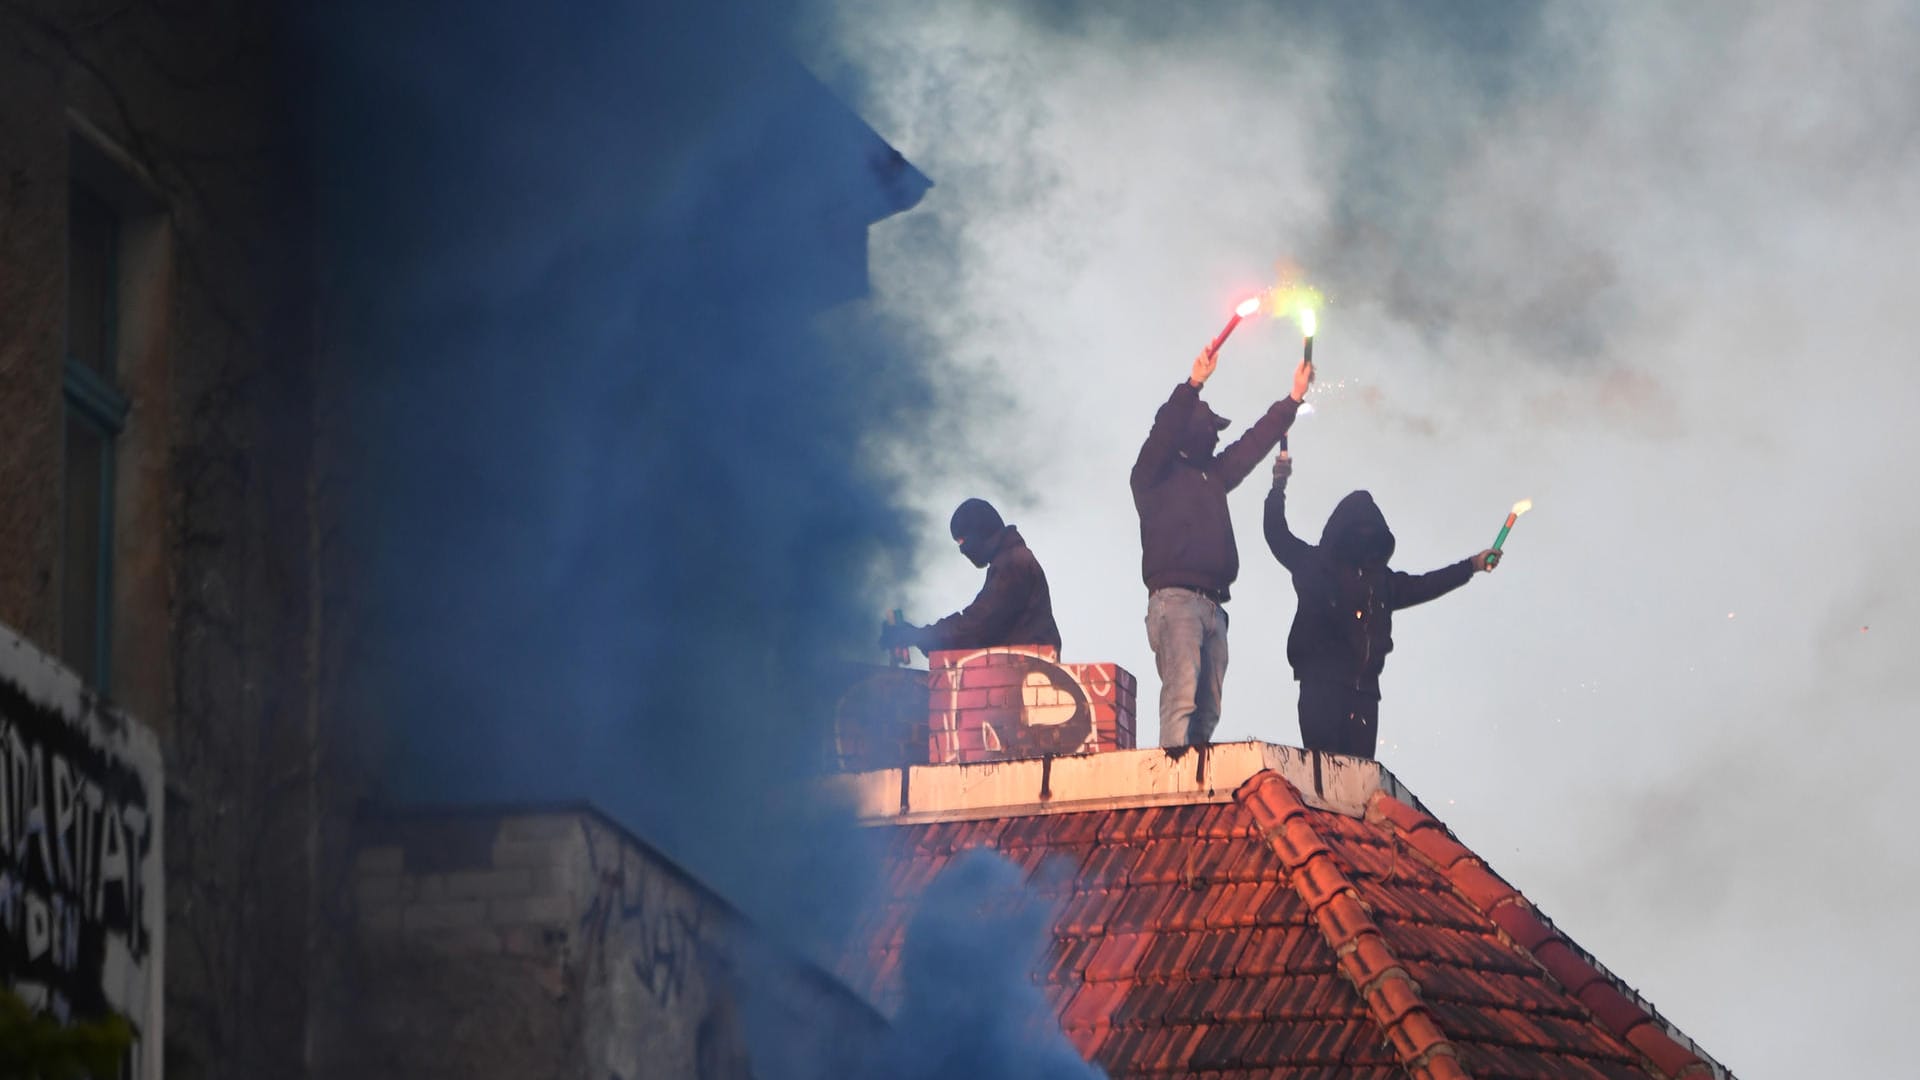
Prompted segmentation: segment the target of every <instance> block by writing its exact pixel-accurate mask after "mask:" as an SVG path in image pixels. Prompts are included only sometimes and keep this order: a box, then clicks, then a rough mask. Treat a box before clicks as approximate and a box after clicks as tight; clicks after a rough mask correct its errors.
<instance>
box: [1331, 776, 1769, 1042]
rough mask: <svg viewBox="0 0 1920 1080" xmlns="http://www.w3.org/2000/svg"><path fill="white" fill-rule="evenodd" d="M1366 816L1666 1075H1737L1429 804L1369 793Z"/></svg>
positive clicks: (1596, 1018)
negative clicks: (1429, 866) (1560, 925)
mask: <svg viewBox="0 0 1920 1080" xmlns="http://www.w3.org/2000/svg"><path fill="white" fill-rule="evenodd" d="M1366 820H1367V821H1369V822H1370V823H1373V824H1374V825H1376V826H1384V827H1388V828H1391V829H1393V830H1394V832H1396V833H1398V834H1399V836H1400V837H1401V839H1402V840H1404V841H1405V842H1406V844H1407V846H1408V847H1409V848H1411V849H1412V850H1413V852H1414V853H1415V857H1417V858H1421V859H1425V860H1426V861H1427V862H1429V863H1431V864H1432V865H1433V867H1434V868H1435V869H1436V870H1438V871H1439V873H1440V875H1441V876H1442V877H1444V878H1446V880H1447V882H1448V884H1450V885H1452V886H1453V890H1454V892H1455V893H1457V894H1459V896H1460V898H1461V899H1462V900H1463V901H1465V902H1466V903H1467V904H1468V905H1469V906H1470V907H1472V908H1473V909H1474V910H1476V911H1478V912H1480V913H1481V914H1482V915H1484V916H1486V918H1487V919H1488V920H1489V921H1490V922H1492V923H1493V924H1494V925H1495V926H1497V927H1499V929H1500V932H1501V934H1502V935H1504V936H1505V937H1506V938H1507V939H1508V940H1509V941H1511V942H1512V943H1513V945H1514V947H1515V948H1516V949H1518V950H1519V951H1521V952H1524V953H1525V954H1526V955H1527V956H1528V958H1529V959H1531V960H1532V961H1533V962H1534V963H1535V964H1537V965H1539V966H1540V968H1541V969H1542V970H1544V971H1545V972H1546V973H1547V974H1548V975H1549V976H1551V977H1552V978H1553V980H1554V981H1555V982H1558V983H1559V984H1560V985H1561V986H1562V987H1564V988H1565V989H1566V991H1567V993H1568V994H1569V995H1571V996H1572V997H1573V998H1575V999H1576V1000H1578V1001H1579V1002H1580V1004H1581V1005H1582V1006H1583V1007H1585V1008H1586V1009H1587V1011H1588V1012H1590V1013H1592V1014H1593V1018H1594V1022H1596V1023H1598V1024H1599V1025H1600V1026H1601V1027H1603V1028H1605V1029H1606V1030H1607V1031H1608V1032H1610V1033H1612V1035H1613V1036H1614V1037H1615V1038H1617V1039H1619V1040H1620V1041H1621V1042H1623V1043H1625V1044H1627V1045H1628V1046H1630V1047H1632V1048H1633V1050H1634V1051H1635V1052H1637V1053H1638V1054H1640V1055H1641V1056H1642V1057H1643V1058H1645V1059H1646V1061H1647V1063H1648V1064H1649V1066H1650V1067H1651V1068H1653V1069H1654V1070H1655V1071H1656V1072H1657V1073H1658V1074H1659V1075H1661V1076H1664V1077H1669V1078H1671V1080H1706V1078H1708V1077H1711V1078H1713V1080H1734V1077H1733V1072H1732V1071H1731V1070H1730V1069H1728V1068H1727V1067H1726V1066H1725V1065H1722V1064H1721V1063H1720V1062H1718V1061H1716V1060H1714V1059H1713V1057H1712V1056H1711V1055H1709V1054H1708V1053H1707V1052H1706V1051H1705V1050H1703V1049H1701V1048H1700V1044H1699V1043H1698V1042H1696V1041H1694V1040H1693V1039H1692V1038H1691V1037H1690V1036H1688V1035H1687V1034H1686V1033H1685V1032H1683V1031H1681V1030H1680V1028H1679V1027H1678V1026H1677V1025H1675V1024H1674V1023H1673V1022H1672V1021H1671V1020H1668V1019H1667V1018H1666V1017H1664V1016H1662V1015H1660V1011H1659V1010H1658V1009H1656V1008H1654V1007H1653V1003H1652V1002H1650V1001H1648V1000H1647V999H1646V998H1645V997H1643V996H1642V995H1641V994H1640V992H1639V991H1638V990H1635V989H1634V988H1633V987H1631V986H1629V985H1628V984H1627V982H1626V980H1624V979H1622V978H1620V977H1619V976H1618V975H1615V974H1614V973H1613V972H1611V971H1609V970H1607V967H1606V965H1605V964H1602V963H1601V962H1600V961H1599V960H1597V959H1595V958H1594V956H1593V954H1592V953H1590V952H1588V951H1587V950H1585V949H1583V948H1581V947H1580V945H1579V943H1577V942H1575V941H1574V940H1573V939H1572V938H1571V937H1569V936H1567V934H1566V932H1565V931H1563V930H1560V929H1559V928H1558V927H1556V926H1554V924H1553V920H1551V919H1549V918H1547V917H1546V915H1544V914H1543V913H1541V911H1540V909H1539V908H1537V907H1535V906H1534V905H1533V902H1532V901H1530V900H1528V899H1527V898H1526V897H1525V896H1524V895H1522V894H1521V892H1520V890H1518V889H1516V888H1514V887H1513V885H1512V884H1510V883H1509V882H1507V880H1506V879H1504V878H1502V877H1501V876H1500V875H1499V874H1497V873H1495V872H1494V870H1493V867H1491V866H1489V865H1487V862H1486V860H1484V859H1482V858H1481V857H1480V856H1479V855H1477V854H1475V853H1474V852H1473V850H1472V849H1471V848H1468V847H1467V846H1466V845H1464V844H1462V843H1460V841H1459V839H1458V838H1457V837H1455V836H1454V835H1453V830H1451V829H1449V828H1447V826H1446V824H1445V823H1444V822H1442V821H1440V819H1439V818H1437V817H1435V816H1434V815H1433V814H1432V813H1431V812H1429V811H1428V810H1427V809H1426V808H1425V807H1419V806H1414V805H1411V804H1408V803H1406V802H1404V801H1403V800H1399V799H1396V798H1395V797H1394V796H1392V795H1390V794H1388V793H1387V792H1384V791H1381V792H1376V793H1375V794H1374V795H1372V796H1370V797H1369V799H1368V807H1367V813H1366Z"/></svg>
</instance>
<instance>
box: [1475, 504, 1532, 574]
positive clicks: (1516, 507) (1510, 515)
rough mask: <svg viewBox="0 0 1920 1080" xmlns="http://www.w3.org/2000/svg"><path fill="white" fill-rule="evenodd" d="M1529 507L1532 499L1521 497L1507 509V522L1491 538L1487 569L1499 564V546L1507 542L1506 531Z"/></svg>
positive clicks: (1530, 507) (1510, 528) (1487, 555)
mask: <svg viewBox="0 0 1920 1080" xmlns="http://www.w3.org/2000/svg"><path fill="white" fill-rule="evenodd" d="M1531 509H1533V500H1532V499H1521V500H1520V501H1519V502H1517V503H1514V504H1513V509H1512V510H1509V511H1507V522H1506V524H1504V525H1502V526H1500V535H1498V536H1496V537H1494V538H1493V547H1492V548H1491V549H1490V550H1489V551H1488V552H1487V553H1486V559H1487V569H1489V570H1491V569H1493V568H1494V567H1496V566H1498V565H1500V554H1501V552H1500V548H1501V545H1503V544H1505V543H1506V542H1507V533H1508V532H1509V531H1510V530H1512V528H1513V523H1514V522H1516V521H1518V520H1520V515H1521V514H1524V513H1526V512H1527V511H1529V510H1531Z"/></svg>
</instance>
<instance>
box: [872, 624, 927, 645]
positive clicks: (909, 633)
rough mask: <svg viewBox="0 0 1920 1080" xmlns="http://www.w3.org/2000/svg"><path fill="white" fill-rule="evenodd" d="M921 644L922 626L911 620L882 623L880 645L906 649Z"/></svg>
mask: <svg viewBox="0 0 1920 1080" xmlns="http://www.w3.org/2000/svg"><path fill="white" fill-rule="evenodd" d="M918 644H920V627H918V626H915V625H913V624H912V623H909V622H890V623H881V624H880V647H881V648H883V649H904V648H906V647H908V646H910V645H918Z"/></svg>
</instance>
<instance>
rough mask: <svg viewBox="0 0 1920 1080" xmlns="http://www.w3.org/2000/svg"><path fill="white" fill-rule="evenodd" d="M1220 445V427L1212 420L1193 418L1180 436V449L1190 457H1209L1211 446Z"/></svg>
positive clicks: (1211, 452)
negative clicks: (1192, 421) (1191, 422)
mask: <svg viewBox="0 0 1920 1080" xmlns="http://www.w3.org/2000/svg"><path fill="white" fill-rule="evenodd" d="M1219 445H1220V429H1219V428H1217V427H1215V426H1214V425H1213V420H1212V418H1211V417H1208V418H1207V419H1205V420H1195V421H1194V423H1193V424H1192V425H1191V426H1189V427H1188V428H1187V430H1186V431H1185V432H1183V433H1182V434H1181V436H1180V449H1181V451H1182V452H1184V453H1185V454H1186V455H1187V456H1188V457H1190V458H1210V457H1212V456H1213V448H1214V447H1216V446H1219Z"/></svg>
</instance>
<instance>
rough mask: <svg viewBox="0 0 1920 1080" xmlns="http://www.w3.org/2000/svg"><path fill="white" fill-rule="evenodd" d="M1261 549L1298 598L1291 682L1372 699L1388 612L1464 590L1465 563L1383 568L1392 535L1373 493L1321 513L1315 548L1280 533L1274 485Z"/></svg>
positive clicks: (1279, 498)
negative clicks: (1287, 575) (1414, 569)
mask: <svg viewBox="0 0 1920 1080" xmlns="http://www.w3.org/2000/svg"><path fill="white" fill-rule="evenodd" d="M1266 533H1267V546H1268V547H1269V548H1272V549H1273V554H1274V557H1275V558H1277V559H1279V560H1280V562H1281V564H1282V565H1284V566H1285V567H1286V568H1287V569H1288V570H1290V571H1292V573H1293V591H1294V593H1295V594H1296V595H1297V596H1298V597H1299V607H1298V609H1297V610H1296V611H1295V612H1294V616H1293V630H1292V631H1291V632H1290V633H1289V634H1288V635H1287V661H1288V663H1290V664H1292V665H1293V677H1294V678H1296V679H1299V680H1302V681H1308V680H1312V681H1322V680H1324V681H1329V682H1337V683H1340V684H1341V685H1343V686H1351V687H1353V688H1354V689H1355V690H1358V691H1360V692H1362V693H1366V694H1369V695H1371V696H1372V697H1374V698H1378V697H1379V696H1380V670H1381V668H1383V667H1385V666H1386V663H1387V654H1388V653H1390V652H1392V651H1393V613H1394V612H1395V611H1397V610H1399V609H1400V608H1406V607H1412V606H1413V605H1415V604H1424V603H1426V602H1427V601H1428V600H1432V599H1433V598H1435V597H1437V596H1443V595H1445V594H1447V593H1449V592H1452V591H1453V590H1455V589H1457V588H1459V587H1460V586H1462V585H1465V584H1466V583H1467V581H1468V579H1470V578H1472V577H1473V560H1472V559H1462V560H1460V561H1459V562H1457V563H1454V564H1453V565H1452V566H1447V567H1443V568H1441V569H1439V570H1435V571H1433V572H1431V573H1426V574H1403V573H1401V572H1400V571H1398V570H1392V569H1389V568H1388V567H1387V560H1388V559H1391V558H1393V531H1392V530H1390V529H1388V528H1387V519H1386V516H1385V515H1384V514H1382V513H1381V512H1380V508H1379V507H1378V506H1376V505H1374V502H1373V496H1372V495H1369V494H1368V493H1366V492H1364V491H1355V492H1352V493H1350V494H1349V495H1347V497H1346V498H1344V499H1341V500H1340V504H1339V505H1338V506H1335V507H1334V508H1333V513H1331V514H1329V515H1327V527H1326V529H1325V530H1324V531H1322V532H1321V534H1320V543H1319V544H1318V545H1314V544H1309V543H1307V542H1306V541H1305V540H1302V539H1300V538H1299V537H1297V536H1295V535H1293V533H1292V531H1291V530H1289V529H1288V528H1287V489H1286V484H1285V482H1284V481H1282V482H1277V483H1275V484H1274V486H1273V490H1272V491H1271V492H1270V493H1268V495H1267V514H1266Z"/></svg>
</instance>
